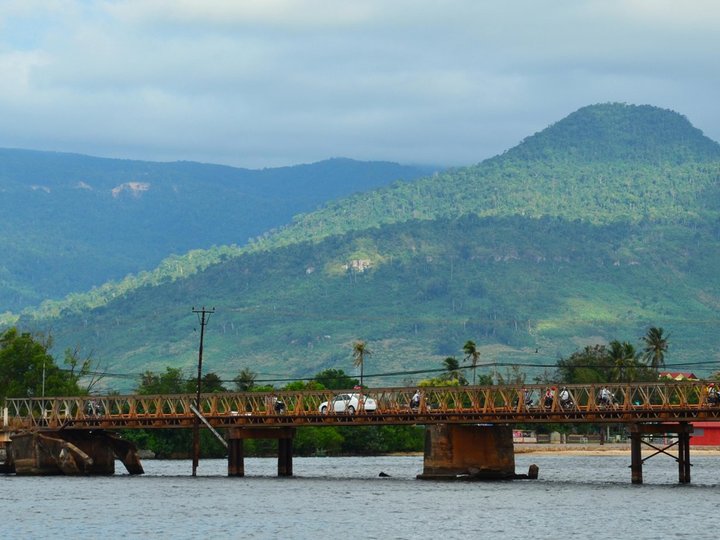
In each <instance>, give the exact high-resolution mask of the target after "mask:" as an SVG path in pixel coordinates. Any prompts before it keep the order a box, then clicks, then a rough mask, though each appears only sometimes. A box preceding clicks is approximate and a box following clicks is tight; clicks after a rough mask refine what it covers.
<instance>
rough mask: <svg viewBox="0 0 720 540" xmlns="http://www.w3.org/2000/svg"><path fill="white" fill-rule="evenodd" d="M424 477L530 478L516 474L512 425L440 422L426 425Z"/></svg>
mask: <svg viewBox="0 0 720 540" xmlns="http://www.w3.org/2000/svg"><path fill="white" fill-rule="evenodd" d="M418 478H420V479H423V480H442V479H459V478H467V479H478V480H496V479H509V478H527V476H526V475H516V474H515V450H514V447H513V437H512V428H511V427H510V426H501V425H491V426H477V425H459V424H438V425H434V426H427V427H426V428H425V457H424V462H423V473H422V474H419V475H418Z"/></svg>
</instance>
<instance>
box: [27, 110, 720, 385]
mask: <svg viewBox="0 0 720 540" xmlns="http://www.w3.org/2000/svg"><path fill="white" fill-rule="evenodd" d="M583 126H585V127H586V129H583ZM633 148H634V149H636V151H633ZM198 264H200V265H207V267H206V268H205V269H204V270H202V271H201V272H198V273H191V272H190V271H189V270H188V272H187V273H184V272H178V271H177V268H183V265H188V268H189V269H191V268H193V267H195V266H197V265H198ZM719 264H720V147H719V146H718V145H717V143H715V142H713V141H711V140H709V139H707V138H706V137H704V136H703V135H702V133H700V132H699V131H698V130H696V129H694V128H693V127H692V126H691V125H690V124H689V123H688V122H687V120H686V119H684V118H683V117H682V116H680V115H678V114H677V113H674V112H671V111H665V110H661V109H657V108H653V107H635V106H628V105H619V104H607V105H596V106H591V107H586V108H583V109H581V110H579V111H577V112H576V113H573V114H571V115H570V116H568V117H567V118H566V119H563V120H561V121H559V122H558V123H556V124H554V125H553V126H551V127H549V128H548V129H547V130H544V131H543V132H540V133H538V134H536V135H533V136H532V137H529V138H528V139H526V140H525V141H524V142H523V143H522V144H520V145H519V146H518V147H516V148H513V149H511V150H509V151H508V152H506V153H505V154H503V155H501V156H497V157H495V158H493V159H491V160H488V161H485V162H483V163H480V164H479V165H477V166H474V167H469V168H464V169H457V170H453V171H449V172H446V173H444V174H436V175H434V176H432V177H428V178H425V179H422V180H419V181H416V182H414V183H412V184H406V183H397V184H395V185H393V186H392V187H390V188H381V189H378V190H375V191H372V192H370V193H367V194H363V195H355V196H352V197H350V198H348V199H344V200H341V201H337V202H335V203H332V204H330V205H328V206H327V207H326V208H324V209H322V210H320V211H317V212H314V213H312V214H306V215H302V216H298V217H297V218H296V219H295V220H294V222H293V223H292V224H291V225H289V226H287V227H286V228H284V229H283V230H281V231H279V232H277V233H276V234H273V235H269V236H267V237H265V238H262V239H256V241H255V242H253V243H252V244H251V245H250V246H248V247H247V248H245V249H243V250H241V249H235V248H233V249H232V250H225V251H223V250H220V249H217V250H214V251H213V252H196V253H194V254H193V255H192V257H191V258H187V257H185V258H178V259H177V260H176V261H175V263H174V264H167V265H166V267H165V270H164V271H158V272H156V273H155V274H152V275H150V274H149V275H146V276H141V278H136V279H134V280H128V281H126V282H125V283H124V284H121V285H120V286H108V287H107V288H106V289H105V290H103V291H102V293H101V292H100V291H96V292H95V294H94V295H93V294H91V295H84V296H79V297H77V298H74V299H72V302H67V303H60V304H56V305H54V306H52V309H48V310H47V311H45V313H46V315H44V316H41V315H40V314H39V313H35V314H32V313H28V314H26V315H25V316H24V317H23V318H22V319H21V321H20V325H21V326H22V327H23V328H33V329H37V330H44V331H48V332H51V333H52V335H53V337H54V338H55V341H56V346H57V348H58V349H59V350H62V348H63V347H65V346H80V347H81V349H82V350H85V351H93V352H94V354H95V355H96V357H97V358H98V359H100V360H101V361H102V362H103V365H104V366H106V368H107V369H108V371H110V372H113V373H122V374H123V375H124V377H108V378H107V379H106V384H107V385H108V387H112V388H123V387H129V386H132V384H134V383H133V381H136V380H137V375H139V373H141V372H142V371H144V370H146V369H151V370H162V369H164V367H165V366H167V365H173V366H183V367H186V368H187V369H188V374H191V372H192V366H193V365H194V363H195V361H196V354H197V341H198V334H197V332H195V331H194V328H197V321H195V317H194V315H193V314H192V313H191V307H192V306H200V305H205V306H208V307H209V306H214V307H215V308H216V310H217V312H216V314H215V315H213V316H212V318H211V321H210V325H209V326H208V330H207V331H208V333H207V342H206V349H205V363H206V365H207V368H208V369H209V370H214V371H217V372H219V373H221V374H222V375H223V376H224V377H227V378H232V377H233V376H234V375H235V374H237V373H238V371H240V369H242V368H246V367H249V368H250V369H252V370H254V371H256V372H258V373H261V374H266V375H265V376H266V377H267V378H275V379H278V378H284V377H301V376H304V375H312V374H314V373H317V372H318V371H320V370H322V369H325V368H328V367H338V368H342V369H345V370H346V371H349V372H352V368H351V360H350V349H351V344H352V342H353V340H356V339H364V340H367V341H368V344H369V347H370V349H371V350H372V351H373V353H374V354H373V355H372V356H371V359H370V360H369V361H368V365H367V367H366V370H365V372H366V374H367V373H370V374H373V373H381V374H386V375H383V376H380V377H377V378H375V379H374V380H373V378H372V377H371V378H370V379H369V382H371V384H381V383H382V384H404V383H411V382H414V380H416V379H417V378H418V377H421V376H420V375H413V374H412V373H409V372H411V371H414V370H418V369H427V368H435V367H439V366H440V362H441V361H442V359H443V358H445V357H446V356H449V355H456V356H458V357H461V356H462V353H461V347H462V344H463V343H464V342H465V341H466V340H468V339H473V340H475V341H476V342H477V343H478V344H479V346H480V350H481V352H482V357H481V361H484V362H489V363H494V364H499V365H500V367H499V369H500V370H503V369H506V367H504V366H505V365H509V364H519V365H520V366H521V368H522V369H523V370H525V371H526V372H528V373H529V374H530V375H532V374H533V373H535V374H537V373H539V372H541V371H542V369H543V368H542V366H543V365H551V364H553V363H554V362H555V361H556V360H557V359H558V357H559V356H564V355H568V354H570V353H571V352H573V351H574V350H576V349H577V348H579V347H582V346H584V345H588V344H594V343H597V342H602V341H608V340H611V339H620V340H627V341H630V342H632V343H635V344H637V343H638V342H639V338H640V336H641V335H643V334H644V333H645V331H646V329H647V328H648V327H649V326H662V327H664V328H665V329H666V330H667V331H669V333H670V336H671V337H670V343H671V346H670V351H669V354H668V357H667V361H668V363H669V364H671V365H676V366H679V367H678V370H683V371H685V370H688V371H695V372H696V373H698V372H700V373H702V372H703V371H710V370H714V369H717V366H716V364H715V363H716V362H717V361H719V360H720V338H718V336H717V333H716V332H715V331H714V329H715V328H716V327H717V324H718V323H719V322H720V317H719V314H720V293H718V291H720V278H718V274H717V272H716V270H715V269H716V268H717V267H718V265H719ZM173 268H174V269H173ZM188 274H189V275H188ZM91 300H92V301H93V302H94V303H93V305H94V306H95V307H94V308H93V309H87V308H86V307H85V306H86V305H87V302H88V301H91ZM46 307H48V306H46ZM688 363H690V364H688ZM681 364H682V366H681ZM487 369H490V368H489V367H488V368H487ZM391 372H399V374H398V375H392V376H391V375H387V374H388V373H391Z"/></svg>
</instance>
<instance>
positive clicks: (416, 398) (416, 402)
mask: <svg viewBox="0 0 720 540" xmlns="http://www.w3.org/2000/svg"><path fill="white" fill-rule="evenodd" d="M418 407H420V390H415V394H413V397H412V398H411V399H410V408H411V409H417V408H418Z"/></svg>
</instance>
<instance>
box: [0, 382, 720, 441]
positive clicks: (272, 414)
mask: <svg viewBox="0 0 720 540" xmlns="http://www.w3.org/2000/svg"><path fill="white" fill-rule="evenodd" d="M604 389H605V390H606V392H605V391H604ZM416 390H419V392H420V400H419V402H418V403H417V405H416V406H414V405H413V404H411V400H412V397H413V395H414V394H415V392H416ZM564 390H567V395H565V394H564V393H563V392H564ZM546 395H547V396H548V399H546ZM604 395H608V396H610V397H609V399H603V396H604ZM563 397H568V398H569V399H567V400H564V399H562V398H563ZM194 404H195V395H193V394H181V395H151V396H145V395H124V396H121V395H110V396H79V397H78V396H76V397H56V398H12V399H6V400H5V407H6V408H7V417H6V420H5V419H4V420H3V423H4V424H6V427H7V428H9V429H27V428H32V427H43V426H47V427H61V426H68V427H72V426H78V425H83V426H88V425H93V423H102V425H103V426H106V427H108V426H109V427H121V426H124V425H126V426H131V427H186V426H188V425H191V424H192V422H193V421H194V416H193V413H192V411H191V410H190V406H191V405H194ZM323 407H324V409H323ZM199 409H200V410H201V412H202V414H203V416H205V417H206V418H207V419H209V420H210V421H211V422H213V423H214V424H215V425H221V426H222V425H226V426H229V425H240V424H243V423H253V422H254V423H256V424H272V423H282V424H288V423H293V422H297V423H298V424H303V423H315V424H318V423H323V422H327V423H332V422H333V421H337V420H338V419H340V418H348V417H350V416H352V417H353V418H355V419H357V420H360V419H362V418H366V419H367V418H372V417H375V418H377V417H378V416H382V417H383V418H384V419H386V420H389V421H392V420H393V418H394V419H400V420H405V421H409V420H411V419H412V417H413V415H420V416H422V417H423V419H426V420H427V419H433V418H435V419H437V421H441V420H442V419H443V418H444V419H449V420H452V419H453V418H457V417H462V418H468V419H470V418H475V419H485V420H486V421H492V420H497V421H503V420H504V421H518V422H519V421H523V420H528V421H533V420H535V421H540V420H542V421H551V420H553V419H555V420H557V421H583V419H584V418H585V417H587V418H588V419H589V420H592V419H593V418H594V419H597V418H603V417H605V416H607V415H608V413H612V414H613V415H614V416H615V417H620V415H622V414H623V413H628V414H635V415H640V414H646V415H648V414H653V413H658V412H659V411H666V412H672V411H687V412H691V413H692V412H697V411H702V410H704V411H718V410H720V407H718V406H717V405H714V404H712V403H709V402H708V396H707V392H706V385H705V383H703V382H699V381H698V382H682V383H675V382H668V383H632V384H607V385H596V384H591V385H567V386H566V387H563V386H560V385H555V386H551V385H505V386H459V387H433V388H419V389H418V388H414V387H409V388H397V387H394V388H367V389H363V390H358V389H349V390H323V391H309V390H305V391H282V390H279V391H276V392H233V393H213V394H203V395H202V397H201V403H200V407H199Z"/></svg>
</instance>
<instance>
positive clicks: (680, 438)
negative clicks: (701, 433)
mask: <svg viewBox="0 0 720 540" xmlns="http://www.w3.org/2000/svg"><path fill="white" fill-rule="evenodd" d="M692 432H693V426H692V424H690V423H688V422H679V423H677V424H635V425H632V426H631V427H630V471H631V477H632V483H633V484H642V483H643V472H642V466H643V463H645V462H646V461H647V460H648V459H650V458H651V457H654V456H656V455H658V454H666V455H668V456H670V457H671V458H673V459H675V460H676V461H677V463H678V481H679V482H680V483H681V484H689V483H690V467H691V463H690V434H691V433H692ZM668 433H672V434H677V441H676V442H674V443H672V444H669V445H667V446H665V447H663V448H658V447H657V446H655V445H653V444H650V443H648V442H645V441H643V440H642V436H643V435H647V434H650V435H655V434H659V435H667V434H668ZM643 444H645V445H647V446H649V447H650V448H653V449H654V450H655V453H654V454H652V455H650V456H648V457H646V458H643V457H642V445H643ZM675 445H677V447H678V455H677V457H676V456H673V455H672V454H669V453H668V452H666V450H668V449H669V448H672V447H673V446H675Z"/></svg>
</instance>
